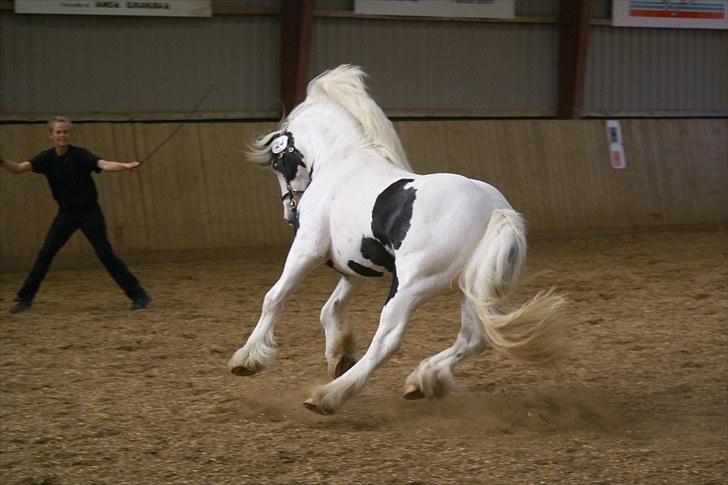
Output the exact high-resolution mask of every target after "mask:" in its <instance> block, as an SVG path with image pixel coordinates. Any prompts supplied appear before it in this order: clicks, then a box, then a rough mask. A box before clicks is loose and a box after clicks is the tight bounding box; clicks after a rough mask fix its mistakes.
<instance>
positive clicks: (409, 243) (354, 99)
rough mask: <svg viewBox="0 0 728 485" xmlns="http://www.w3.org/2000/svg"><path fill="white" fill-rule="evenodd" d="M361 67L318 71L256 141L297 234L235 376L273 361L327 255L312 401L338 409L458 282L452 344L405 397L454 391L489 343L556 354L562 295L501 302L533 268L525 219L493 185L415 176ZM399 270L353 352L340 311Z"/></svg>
mask: <svg viewBox="0 0 728 485" xmlns="http://www.w3.org/2000/svg"><path fill="white" fill-rule="evenodd" d="M364 78H365V74H364V72H363V71H362V70H361V69H360V68H358V67H355V66H350V65H343V66H339V67H338V68H336V69H333V70H330V71H326V72H324V73H323V74H321V75H319V76H318V77H316V78H315V79H313V80H312V81H311V82H310V83H309V85H308V88H307V94H306V99H305V100H304V102H303V103H301V104H300V105H298V106H297V107H296V108H295V109H294V110H293V111H292V112H291V113H290V114H289V115H288V116H287V117H286V118H285V119H284V120H283V121H282V122H281V123H280V125H279V129H278V130H275V131H274V132H272V133H269V134H267V135H265V136H262V137H260V138H258V139H257V140H256V141H255V142H253V144H252V145H251V147H250V148H249V158H250V159H251V160H252V161H253V162H256V163H258V164H261V165H265V166H268V167H270V168H271V169H272V171H273V172H274V173H275V174H276V176H277V178H278V182H279V184H280V189H281V196H282V201H283V214H284V218H285V219H286V221H287V222H288V223H289V224H291V225H292V226H293V227H294V229H295V231H296V232H295V238H294V240H293V243H292V245H291V248H290V251H289V253H288V256H287V258H286V262H285V265H284V267H283V272H282V274H281V275H280V278H279V279H278V281H277V282H276V283H275V284H274V285H273V286H272V287H271V288H270V290H269V291H268V292H267V293H266V295H265V298H264V300H263V306H262V312H261V315H260V319H259V320H258V323H257V325H256V326H255V328H254V329H253V331H252V333H251V334H250V336H249V337H248V339H247V341H246V342H245V345H243V346H242V347H241V348H239V349H238V350H237V351H236V352H235V353H234V355H233V356H232V357H231V358H230V361H229V363H228V367H229V369H230V371H231V372H232V373H233V374H235V375H240V376H248V375H252V374H255V373H258V372H260V371H262V370H264V369H266V368H268V367H270V366H271V365H272V363H273V359H274V354H275V350H276V344H275V339H274V335H273V330H274V326H275V324H276V322H277V321H278V318H279V315H280V313H281V310H282V308H283V305H284V302H285V300H286V298H287V297H288V296H289V295H290V293H291V292H292V290H293V289H294V288H295V287H296V286H297V285H299V284H300V283H301V282H302V281H303V279H304V278H305V276H306V275H307V274H309V273H310V272H311V271H312V270H313V269H314V268H316V267H317V266H318V265H321V264H327V265H329V266H331V267H332V268H334V269H335V270H336V271H338V272H339V273H340V275H341V278H340V279H339V282H338V284H337V286H336V288H335V290H334V291H333V293H332V294H331V296H330V298H329V299H328V301H327V302H326V303H325V304H324V306H323V308H322V310H321V325H322V326H323V330H324V334H325V338H326V346H325V353H324V356H325V358H326V362H327V364H328V370H329V374H330V375H331V377H332V378H333V379H332V380H331V381H330V382H329V383H327V384H325V385H322V386H319V387H317V388H316V389H315V390H314V391H313V392H312V395H311V396H310V398H309V399H307V400H306V401H305V402H304V405H305V406H306V407H307V408H308V409H310V410H312V411H315V412H317V413H320V414H332V413H334V412H336V411H337V410H339V409H340V408H341V406H342V405H343V404H344V402H345V401H346V400H347V399H348V398H350V397H351V396H353V395H354V394H356V393H357V392H359V391H360V390H361V389H362V388H363V387H364V386H365V384H366V383H367V381H368V379H369V378H370V376H371V375H372V373H373V372H374V370H375V369H377V368H378V367H379V366H380V365H382V364H383V363H384V362H385V361H386V360H387V359H388V358H389V357H390V356H391V355H392V354H393V353H394V352H395V351H397V349H398V348H399V347H400V345H401V343H402V339H403V336H404V332H405V328H406V326H407V323H408V322H409V320H410V318H411V316H412V314H413V312H414V311H415V309H416V308H417V307H419V306H420V305H421V304H422V303H423V302H425V301H427V300H428V299H430V298H433V297H434V296H437V295H440V294H443V293H447V292H453V291H454V292H458V293H459V297H460V310H461V317H460V318H461V326H460V332H459V334H458V335H457V338H456V339H455V342H454V343H453V344H452V345H451V346H450V347H449V348H447V349H445V350H443V351H442V352H440V353H438V354H436V355H434V356H432V357H429V358H427V359H425V360H424V361H422V362H421V363H420V364H419V366H418V367H417V368H416V369H415V370H414V371H413V372H412V373H411V374H410V375H409V376H408V377H407V379H406V380H405V383H404V397H405V398H407V399H417V398H423V397H441V396H444V395H446V394H447V393H448V392H449V391H451V390H452V389H454V388H455V387H456V382H455V379H454V377H453V375H452V369H453V367H454V366H455V364H457V363H458V362H459V361H461V360H463V359H465V358H466V357H468V356H472V355H474V354H476V353H479V352H481V351H482V350H483V349H484V348H485V347H486V346H487V345H488V344H489V345H490V346H491V347H492V348H494V349H495V350H496V351H499V352H502V353H503V354H505V355H507V356H509V357H512V358H515V359H518V360H522V361H526V362H529V363H532V364H537V365H547V364H552V363H553V362H554V361H555V360H557V359H558V358H559V357H560V354H561V353H562V342H563V340H564V336H565V334H564V332H563V329H564V326H563V325H562V321H561V319H560V318H559V317H558V314H559V313H558V310H559V307H561V305H562V299H561V298H560V297H559V296H557V295H555V294H553V293H552V292H551V291H547V292H541V293H539V294H538V295H536V296H535V297H534V298H533V299H531V300H530V301H528V302H526V303H524V304H523V305H521V306H519V307H518V308H516V309H515V310H512V311H507V310H506V309H505V307H504V303H505V302H506V299H507V298H508V296H509V294H510V293H511V290H512V289H513V288H514V286H515V285H516V283H517V281H518V280H519V277H520V275H521V271H522V269H523V267H524V264H525V257H526V237H525V227H524V222H523V219H522V218H521V216H520V215H519V214H518V213H517V212H516V211H514V210H513V208H512V207H511V206H510V204H509V203H508V201H507V200H506V199H505V197H504V196H503V195H502V194H501V193H500V192H499V191H498V190H497V189H496V188H494V187H492V186H491V185H488V184H487V183H484V182H481V181H478V180H472V179H469V178H466V177H463V176H460V175H455V174H449V173H438V174H429V175H419V174H415V173H414V172H413V171H412V169H411V168H410V165H409V163H408V161H407V158H406V155H405V151H404V149H403V147H402V144H401V142H400V140H399V137H398V136H397V134H396V132H395V130H394V127H393V126H392V123H391V122H390V121H389V120H388V119H387V118H386V116H385V115H384V113H383V111H382V110H381V109H380V108H379V106H377V104H376V103H375V102H374V100H373V99H372V98H371V97H370V95H369V94H368V92H367V89H366V85H365V83H364ZM385 272H389V273H391V288H390V291H389V294H388V295H387V297H386V301H385V303H384V307H383V309H382V311H381V315H380V319H379V326H378V328H377V330H376V332H375V335H374V337H373V338H372V341H371V343H370V345H369V348H368V349H367V350H366V352H365V353H364V355H362V356H361V358H359V359H358V360H357V358H356V355H355V349H354V344H353V338H352V333H351V329H350V328H349V327H348V326H347V325H345V324H344V319H343V317H342V313H343V311H344V309H345V307H346V305H347V303H348V302H349V301H350V300H351V298H352V296H353V295H354V293H355V290H356V287H357V283H358V281H357V280H359V279H360V278H362V277H379V276H382V275H383V274H384V273H385Z"/></svg>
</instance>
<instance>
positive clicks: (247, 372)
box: [230, 365, 258, 377]
mask: <svg viewBox="0 0 728 485" xmlns="http://www.w3.org/2000/svg"><path fill="white" fill-rule="evenodd" d="M257 372H258V371H256V370H254V369H248V368H247V367H243V366H242V365H239V366H237V367H233V368H231V369H230V373H231V374H235V375H236V376H245V377H247V376H252V375H254V374H257Z"/></svg>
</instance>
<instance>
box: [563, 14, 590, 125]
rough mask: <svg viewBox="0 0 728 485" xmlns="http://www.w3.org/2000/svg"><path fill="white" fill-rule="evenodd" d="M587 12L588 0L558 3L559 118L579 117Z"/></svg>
mask: <svg viewBox="0 0 728 485" xmlns="http://www.w3.org/2000/svg"><path fill="white" fill-rule="evenodd" d="M590 14H591V0H560V2H559V74H558V75H559V91H558V106H557V113H556V114H557V116H558V117H559V118H560V119H574V118H579V117H581V103H582V98H583V96H584V82H585V73H586V63H587V54H588V50H589V18H590Z"/></svg>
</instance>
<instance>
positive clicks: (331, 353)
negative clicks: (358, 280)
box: [321, 276, 356, 378]
mask: <svg viewBox="0 0 728 485" xmlns="http://www.w3.org/2000/svg"><path fill="white" fill-rule="evenodd" d="M355 289H356V285H355V283H354V281H352V280H351V279H350V278H349V277H348V276H342V277H341V279H339V283H338V284H337V285H336V289H335V290H334V292H333V293H331V296H330V297H329V299H328V301H327V302H326V304H324V306H323V308H321V326H322V327H323V328H324V335H325V336H326V350H325V353H324V355H325V357H326V362H327V363H328V368H329V374H330V375H331V376H332V377H333V378H336V377H339V376H340V375H342V374H343V373H344V372H346V371H348V370H349V369H350V368H351V367H352V366H353V365H354V364H356V358H355V357H354V336H353V334H352V332H351V329H350V328H349V327H348V325H346V323H345V321H344V318H343V314H344V308H345V307H346V305H347V303H349V301H350V300H351V297H352V295H353V294H354V290H355Z"/></svg>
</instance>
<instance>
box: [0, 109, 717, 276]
mask: <svg viewBox="0 0 728 485" xmlns="http://www.w3.org/2000/svg"><path fill="white" fill-rule="evenodd" d="M605 123H606V122H605V121H604V120H576V121H558V120H458V121H443V120H431V121H429V120H428V121H398V122H395V127H396V129H397V130H398V132H399V133H400V135H401V137H402V140H403V143H404V145H405V148H406V150H407V152H408V155H409V157H410V160H411V163H412V165H413V167H414V168H415V170H416V171H417V172H418V173H430V172H443V171H448V172H456V173H461V174H464V175H467V176H469V177H474V178H478V179H481V180H485V181H487V182H489V183H491V184H493V185H495V186H497V187H498V188H500V189H501V190H502V191H503V192H504V194H505V195H506V196H507V197H508V198H509V200H510V201H511V202H512V204H513V206H514V207H515V208H516V209H517V210H520V211H521V212H522V213H524V214H525V216H526V219H527V221H528V224H529V229H530V231H531V233H532V234H534V233H537V234H538V233H540V234H543V233H548V234H552V235H559V234H564V233H589V232H602V231H614V232H621V231H632V230H636V229H644V228H656V227H668V226H678V225H705V224H726V223H727V222H728V194H727V193H728V189H727V187H728V175H727V171H728V155H727V154H728V120H726V119H625V120H621V126H622V132H623V137H624V147H625V152H626V158H627V168H626V169H623V170H615V169H612V168H611V166H610V163H609V151H608V144H607V137H606V127H605ZM274 126H275V125H274V124H273V123H265V122H204V123H202V122H201V123H188V124H184V125H183V126H182V127H181V129H179V131H178V132H177V133H176V134H175V135H174V136H173V138H172V139H171V140H170V142H169V143H167V144H166V145H164V146H163V147H162V148H161V149H160V150H159V151H158V152H157V153H155V154H154V156H153V157H152V158H151V159H150V160H148V161H147V162H146V163H145V164H144V166H143V168H142V170H141V171H140V172H138V173H136V174H132V173H101V174H99V175H97V176H95V177H96V181H97V185H98V188H99V192H100V200H101V204H102V206H103V208H104V212H105V214H106V220H107V226H108V232H109V235H110V238H111V241H112V243H113V245H114V247H115V248H116V250H117V252H119V253H120V254H129V253H142V252H147V251H180V250H183V251H189V250H210V249H222V248H239V247H272V246H286V245H288V244H289V243H290V241H291V236H292V235H291V230H290V228H289V227H288V226H287V225H286V224H285V223H284V222H283V221H282V220H281V216H282V207H281V202H280V194H279V189H278V185H277V183H276V181H275V178H274V177H273V176H272V175H271V174H269V173H267V172H266V171H265V170H263V169H261V168H259V167H257V166H254V165H252V164H250V163H247V162H245V157H244V153H243V150H244V148H245V146H246V143H247V142H249V141H250V140H252V139H253V138H254V137H255V136H256V135H258V134H261V133H264V132H267V131H270V130H271V129H273V128H274ZM178 128H180V125H179V124H177V123H78V124H76V125H75V126H74V133H73V135H74V143H76V144H78V145H81V146H85V147H87V148H89V149H90V150H92V151H94V152H95V153H97V154H98V155H99V156H101V157H102V158H105V159H110V160H133V159H138V158H141V157H143V156H144V155H145V154H147V153H149V152H150V151H152V150H153V149H154V148H155V147H157V146H158V144H159V143H160V142H162V141H163V140H164V139H165V138H166V137H167V136H169V135H170V134H172V133H173V132H174V131H175V130H177V129H178ZM0 146H2V152H3V153H2V154H3V156H5V157H6V158H9V159H11V160H17V161H20V160H25V159H27V158H28V157H30V156H32V155H33V154H35V153H37V152H38V151H40V150H42V149H44V148H46V147H47V146H48V140H47V138H46V128H45V126H44V125H40V124H6V125H2V126H0ZM0 172H2V174H1V175H0V265H2V266H5V267H7V266H8V265H11V266H12V265H13V264H19V263H22V264H26V263H28V262H30V261H32V259H33V258H34V256H35V254H36V253H37V251H38V249H39V248H40V245H41V243H42V240H43V238H44V236H45V232H46V230H47V228H48V226H49V223H50V221H51V219H52V218H53V215H54V214H55V211H56V205H55V202H54V201H53V200H52V199H51V196H50V191H49V188H48V186H47V183H46V181H45V179H44V177H42V176H38V175H34V174H25V175H22V176H13V175H12V174H10V173H9V172H6V171H4V170H2V171H0ZM91 254H92V253H91V249H90V247H89V245H88V243H87V242H86V240H85V238H83V236H81V235H80V234H76V235H74V237H73V238H72V239H71V241H70V242H69V244H68V245H67V246H66V247H65V248H64V249H63V251H62V255H61V257H64V256H63V255H66V256H68V255H91Z"/></svg>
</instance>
